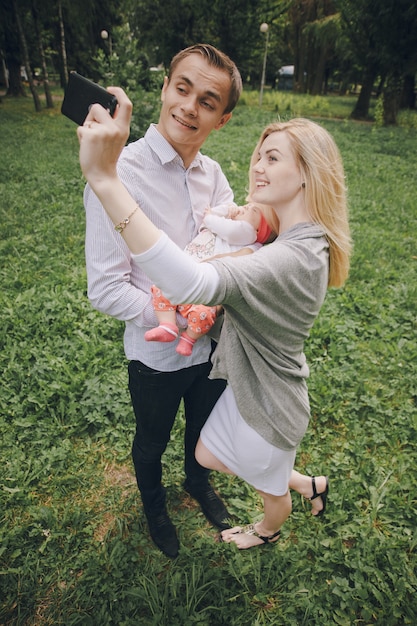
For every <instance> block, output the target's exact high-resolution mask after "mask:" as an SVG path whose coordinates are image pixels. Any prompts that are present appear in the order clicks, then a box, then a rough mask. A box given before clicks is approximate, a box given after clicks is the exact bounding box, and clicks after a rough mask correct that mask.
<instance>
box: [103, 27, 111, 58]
mask: <svg viewBox="0 0 417 626" xmlns="http://www.w3.org/2000/svg"><path fill="white" fill-rule="evenodd" d="M100 36H101V38H102V39H103V40H104V41H107V39H108V40H109V56H110V58H111V55H112V52H113V50H112V40H111V35H110V34H109V32H108V31H107V30H102V31H101V33H100Z"/></svg>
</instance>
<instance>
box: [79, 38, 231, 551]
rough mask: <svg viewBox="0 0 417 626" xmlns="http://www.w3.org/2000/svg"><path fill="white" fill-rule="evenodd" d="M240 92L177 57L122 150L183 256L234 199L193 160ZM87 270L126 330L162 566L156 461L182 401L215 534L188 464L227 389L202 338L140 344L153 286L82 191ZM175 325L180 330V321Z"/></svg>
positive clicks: (150, 209) (142, 483)
mask: <svg viewBox="0 0 417 626" xmlns="http://www.w3.org/2000/svg"><path fill="white" fill-rule="evenodd" d="M241 90H242V81H241V77H240V74H239V71H238V69H237V68H236V65H235V64H234V63H233V62H232V61H231V60H230V59H229V57H227V56H226V55H225V54H223V53H222V52H220V51H219V50H217V49H216V48H214V47H213V46H210V45H206V44H197V45H195V46H191V47H190V48H187V49H185V50H182V51H181V52H179V53H178V54H177V55H176V56H175V57H174V58H173V59H172V61H171V66H170V69H169V73H168V76H167V77H165V80H164V85H163V87H162V93H161V102H162V106H161V112H160V116H159V121H158V123H157V124H152V125H151V126H150V127H149V129H148V130H147V132H146V134H145V136H144V137H143V138H142V139H139V140H138V141H136V142H133V143H131V144H129V145H128V146H127V147H126V148H125V149H124V151H123V153H122V155H121V158H120V160H119V163H118V170H119V175H120V177H121V179H122V181H123V183H124V185H125V186H126V187H127V189H128V190H129V192H130V193H131V195H132V196H133V197H134V198H135V199H136V201H137V203H138V204H139V205H140V207H141V208H142V209H143V211H144V212H145V213H146V214H147V216H148V217H149V218H150V219H151V220H152V221H153V222H154V224H155V225H156V226H157V227H158V228H160V229H161V230H163V231H165V232H166V233H167V235H168V236H169V237H170V238H171V239H173V240H174V241H175V242H176V243H177V245H178V246H179V247H181V248H184V247H185V246H186V245H187V244H188V243H189V241H191V239H193V237H194V236H195V235H196V234H197V231H198V228H199V226H200V224H201V222H202V219H203V216H204V210H205V209H206V207H208V206H215V205H219V204H224V203H229V202H231V201H232V200H233V193H232V190H231V189H230V186H229V184H228V182H227V180H226V178H225V176H224V174H223V173H222V171H221V168H220V166H219V164H218V163H216V162H215V161H213V160H212V159H210V158H209V157H207V156H204V155H202V154H201V153H200V148H201V147H202V145H203V143H204V141H205V140H206V139H207V137H208V135H209V134H210V133H211V131H212V130H219V129H220V128H222V127H223V126H224V125H225V124H226V123H227V122H228V121H229V119H230V118H231V116H232V110H233V109H234V107H235V105H236V103H237V101H238V99H239V96H240V93H241ZM84 204H85V208H86V217H87V230H86V264H87V277H88V297H89V299H90V301H91V303H92V305H93V306H94V307H95V308H96V309H98V310H99V311H101V312H102V313H106V314H108V315H111V316H113V317H115V318H117V319H119V320H122V321H124V322H125V324H126V328H125V335H124V347H125V354H126V357H127V359H128V360H129V366H128V369H129V389H130V394H131V399H132V405H133V409H134V412H135V416H136V433H135V437H134V441H133V446H132V458H133V463H134V467H135V473H136V480H137V484H138V488H139V491H140V493H141V497H142V503H143V507H144V511H145V515H146V518H147V521H148V526H149V531H150V534H151V537H152V539H153V541H154V542H155V544H156V545H157V546H158V548H159V549H160V550H161V551H162V552H164V553H165V554H166V555H167V556H169V557H171V558H174V557H176V556H177V554H178V550H179V542H178V538H177V533H176V530H175V527H174V525H173V524H172V522H171V520H170V517H169V515H168V512H167V508H166V496H165V488H164V486H163V484H162V462H161V458H162V455H163V453H164V451H165V449H166V446H167V445H168V442H169V439H170V433H171V429H172V427H173V424H174V421H175V417H176V414H177V411H178V408H179V405H180V402H181V400H183V402H184V413H185V436H184V446H185V462H184V469H185V482H184V487H185V490H186V491H187V492H188V493H189V494H190V495H191V496H192V497H193V498H195V499H196V500H197V502H199V504H200V506H201V508H202V511H203V513H204V514H205V516H206V517H207V519H208V520H209V521H210V522H211V523H212V524H214V525H215V526H217V527H218V528H219V529H220V530H223V529H225V528H228V527H229V523H228V518H229V514H228V512H227V509H226V507H225V505H224V504H223V502H222V500H221V499H220V498H219V496H218V495H217V494H216V492H215V491H214V490H213V488H212V487H211V485H210V483H209V480H208V479H209V471H208V470H206V469H205V468H203V467H202V466H201V465H199V464H198V463H197V461H196V460H195V456H194V450H195V446H196V443H197V440H198V437H199V434H200V430H201V428H202V426H203V424H204V422H205V421H206V419H207V417H208V416H209V414H210V412H211V410H212V408H213V406H214V405H215V403H216V402H217V399H218V398H219V396H220V395H221V393H222V392H223V390H224V388H225V384H226V383H225V382H224V381H221V380H209V378H208V375H209V373H210V369H211V363H210V354H211V350H212V345H211V340H210V339H209V338H208V337H203V338H201V339H200V340H199V341H198V342H196V344H195V348H194V350H193V353H192V355H191V356H189V357H187V358H184V357H183V356H181V355H179V354H178V353H177V352H176V350H175V348H176V345H177V341H173V342H169V343H160V342H156V343H155V342H147V341H146V340H145V339H144V334H145V332H146V330H147V329H149V328H150V327H153V326H155V324H156V318H155V315H154V311H153V306H152V297H151V291H150V288H151V284H150V281H149V279H148V278H147V277H146V276H145V274H143V273H142V272H141V271H140V270H139V268H138V266H137V265H135V264H133V263H132V262H131V257H130V252H129V249H128V247H127V246H126V244H125V243H124V241H123V238H122V237H120V235H119V233H118V232H116V231H115V229H114V226H113V224H112V223H111V221H110V219H109V218H108V217H107V214H106V213H105V211H104V209H103V207H102V206H101V204H100V202H99V200H98V199H97V197H96V196H95V195H94V193H93V192H92V190H91V188H90V187H89V186H88V185H87V187H86V189H85V194H84ZM177 321H178V325H179V326H180V327H185V325H186V322H185V320H184V319H183V318H181V317H180V316H178V319H177Z"/></svg>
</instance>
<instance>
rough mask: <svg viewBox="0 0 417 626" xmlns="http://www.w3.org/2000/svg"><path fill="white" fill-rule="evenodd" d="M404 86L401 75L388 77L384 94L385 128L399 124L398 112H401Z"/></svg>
mask: <svg viewBox="0 0 417 626" xmlns="http://www.w3.org/2000/svg"><path fill="white" fill-rule="evenodd" d="M402 86H403V81H402V78H401V76H400V75H399V74H397V73H393V74H390V76H388V80H387V84H386V86H385V89H384V94H383V103H384V125H385V126H391V125H395V124H396V123H397V116H398V111H399V110H400V101H401V93H402Z"/></svg>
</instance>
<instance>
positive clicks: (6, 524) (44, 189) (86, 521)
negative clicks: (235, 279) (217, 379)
mask: <svg viewBox="0 0 417 626" xmlns="http://www.w3.org/2000/svg"><path fill="white" fill-rule="evenodd" d="M283 97H284V96H283ZM285 97H286V96H285ZM244 98H245V99H246V103H245V102H242V105H241V106H238V108H237V110H236V111H235V113H234V116H233V118H232V120H231V121H230V123H229V124H227V125H226V127H225V128H224V129H222V130H221V131H219V132H215V133H213V134H212V136H211V137H210V138H209V140H208V141H207V144H206V146H205V149H204V151H205V152H206V153H208V154H210V155H211V156H212V157H213V158H216V159H217V160H219V161H220V163H221V165H222V167H223V168H224V170H225V172H226V174H227V176H228V177H229V179H230V181H231V183H232V186H233V187H234V188H235V189H236V192H237V194H236V195H237V199H238V200H239V201H240V200H243V198H244V195H245V191H244V188H245V185H246V179H247V167H248V163H249V156H250V154H251V152H252V148H253V146H254V145H255V141H256V140H257V138H258V136H259V134H260V132H261V130H262V128H263V127H264V126H265V125H266V124H267V123H268V122H270V121H271V120H272V119H274V118H275V117H276V116H277V115H285V116H286V117H290V116H292V115H293V114H294V112H295V111H297V115H298V114H299V115H308V116H310V115H317V116H319V115H320V114H321V115H322V123H323V124H324V125H325V126H326V128H328V129H329V130H330V132H332V134H333V135H334V137H335V139H336V141H337V143H338V145H339V146H340V149H341V152H342V154H343V157H344V161H345V167H346V175H347V183H348V190H349V198H350V206H351V224H352V231H353V238H354V244H355V248H354V255H353V259H352V270H351V275H350V278H349V280H348V282H347V284H346V287H345V288H344V289H341V290H331V291H330V292H329V294H328V296H327V299H326V302H325V305H324V307H323V310H322V312H321V314H320V316H319V319H318V320H317V323H316V325H315V326H314V328H313V331H312V333H311V338H310V340H309V342H308V345H307V357H308V361H309V363H310V367H311V377H310V381H309V388H310V397H311V408H312V419H311V424H310V427H309V430H308V432H307V435H306V437H305V439H304V440H303V442H302V445H301V447H300V450H299V453H298V456H297V468H298V469H300V470H301V471H304V470H305V471H307V472H310V473H311V472H314V473H326V474H329V476H330V496H329V504H328V510H327V512H326V515H325V517H324V518H323V519H322V520H316V519H312V518H311V515H310V513H309V509H310V506H309V503H308V502H305V501H302V500H301V499H300V498H299V497H298V496H297V497H295V496H293V513H292V515H291V517H290V519H289V520H288V522H287V524H286V525H285V527H284V528H283V537H282V540H281V541H280V542H279V543H278V544H276V545H274V546H265V547H263V548H259V549H254V550H251V551H246V552H239V551H238V550H237V549H234V548H233V546H231V545H228V544H221V543H217V542H216V533H215V531H214V530H213V529H212V528H211V527H210V525H209V524H208V523H207V522H206V520H205V518H204V517H203V515H202V513H201V512H200V510H199V508H198V507H197V506H196V504H195V502H194V501H193V500H191V498H189V497H188V496H187V495H186V494H184V491H183V489H182V487H181V484H182V481H183V467H182V465H183V463H182V456H183V455H182V445H183V444H182V437H183V427H184V424H183V415H182V412H181V411H180V413H179V415H178V420H177V424H176V428H175V430H174V432H173V437H172V441H171V442H170V445H169V447H168V449H167V452H166V454H165V456H164V479H165V483H166V486H167V490H168V506H169V509H170V512H171V514H172V518H173V521H174V523H175V524H176V526H177V528H178V532H179V536H180V540H181V546H182V547H181V551H180V556H179V557H178V559H177V560H176V561H175V562H171V561H169V560H168V559H166V558H165V557H164V556H163V555H162V554H161V553H160V552H159V551H158V550H157V549H156V548H155V547H154V546H153V544H152V543H151V541H150V539H149V535H148V531H147V527H146V523H145V520H144V516H143V512H142V508H141V504H140V499H139V497H138V493H137V488H136V485H135V479H134V476H133V474H132V468H131V464H130V458H129V457H130V446H131V439H132V434H133V421H134V420H133V416H132V412H131V408H130V402H129V398H128V391H127V376H126V363H125V361H124V356H123V351H122V333H123V325H122V324H121V323H119V322H117V321H115V320H112V319H110V318H107V317H104V316H102V315H100V314H99V313H97V312H95V311H94V310H93V309H92V308H91V306H90V304H89V302H88V300H87V297H86V279H85V271H84V253H83V241H84V211H83V206H82V191H83V186H84V182H83V180H82V177H81V175H80V171H79V166H78V160H77V151H78V150H77V139H76V135H75V126H74V125H73V124H72V123H71V122H70V121H69V120H67V119H66V118H64V117H63V116H62V115H60V114H59V112H58V108H57V109H56V110H54V111H50V110H44V111H42V113H41V114H38V115H35V114H34V113H32V106H31V103H30V101H28V100H27V101H23V102H20V103H19V104H18V105H17V104H16V103H15V102H11V101H9V100H7V99H6V100H4V102H3V103H2V104H1V105H0V106H1V108H0V120H1V127H2V159H1V160H0V197H1V204H0V217H1V243H0V252H1V266H0V281H1V283H0V286H1V288H0V320H1V323H0V337H1V345H2V350H1V352H0V361H1V370H2V387H1V392H0V428H1V433H2V437H1V443H0V464H1V467H2V472H1V477H0V585H1V596H0V623H1V624H5V625H6V624H7V625H8V626H11V625H16V626H17V625H23V624H42V626H48V625H51V626H52V625H53V626H57V625H60V624H62V625H65V626H75V625H77V626H78V625H82V626H90V625H91V626H97V625H100V626H107V625H108V626H114V625H115V624H117V625H118V626H137V625H138V624H140V625H141V626H142V625H143V626H154V625H155V626H156V625H157V624H158V625H163V626H184V625H185V624H187V626H188V625H189V624H190V625H192V624H198V625H199V626H214V625H215V626H255V625H273V626H283V625H284V624H285V626H300V625H304V624H305V625H307V624H308V625H310V624H312V625H317V626H319V625H320V626H322V625H323V624H324V625H327V624H338V625H340V626H351V625H352V624H366V625H370V624H378V625H380V626H401V625H412V624H414V623H415V616H416V614H417V601H416V590H417V577H416V570H415V563H416V545H417V540H416V524H415V520H416V514H417V500H416V493H417V475H416V467H417V458H416V456H417V455H416V436H417V411H416V404H417V385H416V380H417V371H416V369H417V366H416V364H417V349H416V342H415V335H416V317H417V316H416V302H417V286H416V285H417V281H416V263H417V260H416V256H417V253H416V247H415V246H416V240H415V233H416V232H417V213H416V205H415V192H414V189H413V186H412V185H410V180H413V179H414V176H415V169H416V166H417V159H416V152H415V142H416V138H417V137H416V130H408V129H405V128H395V129H393V128H390V129H387V128H376V129H375V128H374V127H373V126H372V125H370V124H359V123H355V122H352V121H348V120H347V119H344V120H339V121H336V120H334V119H333V120H332V119H324V117H325V116H328V117H332V118H334V117H336V116H338V114H336V113H335V112H334V110H333V103H332V101H331V100H328V102H329V103H330V104H329V106H328V107H324V108H323V109H322V110H320V108H319V106H318V105H317V104H315V103H316V101H315V100H312V99H309V98H305V99H303V98H300V99H299V100H297V101H296V104H295V101H294V102H292V101H289V102H288V105H287V101H286V100H285V101H283V102H284V104H283V102H281V101H278V109H276V108H275V104H273V103H271V104H269V103H268V102H267V104H266V105H265V106H264V107H263V108H262V109H260V108H259V107H258V105H257V102H256V101H255V102H254V103H253V105H252V103H251V102H250V100H249V95H247V94H246V93H245V96H244ZM317 102H320V100H318V101H317ZM303 103H304V105H305V107H306V108H304V109H303ZM313 104H314V107H315V108H314V110H311V109H310V106H313ZM323 113H324V114H323ZM348 114H349V112H347V113H346V115H345V117H346V118H347V117H348ZM16 138H18V141H16ZM213 481H214V484H215V485H216V486H217V487H218V489H219V490H220V491H221V493H222V494H223V496H224V498H225V500H226V501H227V503H228V505H229V508H230V511H231V513H232V514H233V515H234V516H235V517H237V518H238V519H239V521H241V522H243V523H246V522H249V521H253V520H254V519H255V520H256V519H257V518H258V517H259V516H260V515H261V509H260V502H259V500H258V498H257V496H256V495H255V494H254V492H253V490H251V489H250V488H249V487H248V486H247V485H245V484H244V483H242V482H241V481H240V480H239V479H237V478H233V477H228V476H222V475H214V476H213Z"/></svg>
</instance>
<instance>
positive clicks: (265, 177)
mask: <svg viewBox="0 0 417 626" xmlns="http://www.w3.org/2000/svg"><path fill="white" fill-rule="evenodd" d="M252 174H253V176H254V178H255V188H254V192H253V194H252V196H251V198H252V200H253V201H254V202H260V203H262V204H266V205H269V206H272V207H274V208H276V209H279V208H285V207H287V206H290V205H291V204H292V203H293V202H294V201H295V200H296V199H297V200H298V197H299V194H300V193H301V189H302V188H301V183H302V180H301V172H300V168H299V166H298V163H297V162H296V160H295V156H294V153H293V150H292V147H291V143H290V139H289V137H288V134H287V133H286V132H285V131H277V132H274V133H271V134H270V135H268V137H266V139H265V141H264V142H263V144H262V145H261V149H260V151H259V160H258V162H257V163H256V164H255V166H254V168H253V172H252Z"/></svg>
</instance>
